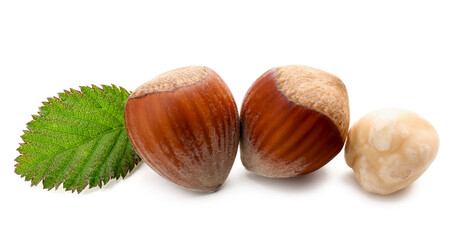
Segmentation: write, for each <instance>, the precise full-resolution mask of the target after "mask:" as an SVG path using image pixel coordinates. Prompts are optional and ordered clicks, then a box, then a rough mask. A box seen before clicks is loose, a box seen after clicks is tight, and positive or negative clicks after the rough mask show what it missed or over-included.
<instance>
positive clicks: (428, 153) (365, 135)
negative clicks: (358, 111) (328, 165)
mask: <svg viewBox="0 0 451 240" xmlns="http://www.w3.org/2000/svg"><path fill="white" fill-rule="evenodd" d="M438 146H439V137H438V134H437V132H436V131H435V129H434V127H433V126H432V125H431V124H430V123H429V122H428V121H426V120H425V119H423V118H421V117H419V116H418V115H417V114H415V113H413V112H410V111H406V110H400V109H384V110H378V111H374V112H371V113H368V114H367V115H365V116H364V117H362V118H361V119H360V120H359V121H357V122H356V123H355V124H354V125H353V126H352V127H351V129H350V131H349V135H348V140H347V143H346V147H345V159H346V163H347V164H348V166H349V167H351V168H352V169H353V170H354V172H355V177H356V179H357V181H358V182H359V183H360V185H361V186H362V188H363V189H364V190H366V191H368V192H372V193H378V194H390V193H393V192H396V191H398V190H401V189H403V188H405V187H407V186H408V185H410V184H411V183H412V182H414V181H415V180H416V179H417V178H419V177H420V176H421V175H422V174H423V173H424V171H426V169H427V168H428V167H429V165H430V164H431V163H432V161H433V160H434V159H435V156H436V155H437V151H438Z"/></svg>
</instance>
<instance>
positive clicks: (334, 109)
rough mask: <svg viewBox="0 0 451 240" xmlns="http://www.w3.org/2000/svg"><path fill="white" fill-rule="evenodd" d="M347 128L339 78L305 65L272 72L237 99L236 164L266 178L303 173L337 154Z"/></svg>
mask: <svg viewBox="0 0 451 240" xmlns="http://www.w3.org/2000/svg"><path fill="white" fill-rule="evenodd" d="M348 128H349V101H348V94H347V91H346V87H345V86H344V84H343V82H342V81H341V80H340V79H339V78H337V77H336V76H334V75H332V74H329V73H326V72H324V71H321V70H318V69H315V68H311V67H306V66H294V65H293V66H284V67H278V68H273V69H270V70H269V71H267V72H266V73H264V74H263V75H262V76H261V77H260V78H258V79H257V80H256V81H255V83H254V84H253V85H252V86H251V88H250V89H249V90H248V92H247V94H246V96H245V98H244V100H243V105H242V107H241V146H240V151H241V161H242V162H243V165H244V166H245V167H246V169H248V170H250V171H253V172H255V173H257V174H259V175H263V176H267V177H275V178H285V177H294V176H299V175H302V174H307V173H310V172H312V171H315V170H317V169H319V168H321V167H322V166H324V165H325V164H326V163H328V162H329V161H330V160H331V159H332V158H333V157H334V156H336V155H337V154H338V153H339V152H340V151H341V149H342V148H343V144H344V142H345V139H346V134H347V131H348Z"/></svg>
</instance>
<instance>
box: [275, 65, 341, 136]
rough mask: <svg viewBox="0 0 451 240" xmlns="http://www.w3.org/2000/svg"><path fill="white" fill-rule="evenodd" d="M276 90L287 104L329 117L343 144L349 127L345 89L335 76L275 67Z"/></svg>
mask: <svg viewBox="0 0 451 240" xmlns="http://www.w3.org/2000/svg"><path fill="white" fill-rule="evenodd" d="M276 72H277V87H278V88H279V90H280V91H281V92H282V93H283V94H284V95H285V96H286V97H287V98H288V99H289V100H291V101H293V102H295V103H298V104H300V105H302V106H304V107H307V108H310V109H312V110H315V111H317V112H320V113H322V114H324V115H326V116H327V117H329V118H330V119H331V120H332V121H333V122H334V124H335V125H336V126H337V128H338V130H339V131H340V135H341V137H342V139H343V141H344V140H345V139H346V135H347V132H348V128H349V120H350V119H349V99H348V93H347V91H346V87H345V85H344V84H343V82H342V81H341V80H340V79H339V78H338V77H336V76H334V75H332V74H330V73H327V72H324V71H322V70H319V69H316V68H312V67H307V66H302V65H289V66H283V67H278V68H276Z"/></svg>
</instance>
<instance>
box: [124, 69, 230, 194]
mask: <svg viewBox="0 0 451 240" xmlns="http://www.w3.org/2000/svg"><path fill="white" fill-rule="evenodd" d="M125 125H126V129H127V133H128V136H129V137H130V141H131V143H132V144H133V146H134V148H135V150H136V151H137V153H138V154H139V156H140V157H141V158H142V159H143V160H144V162H145V163H147V164H148V165H149V166H150V167H151V168H152V169H153V170H155V171H156V172H157V173H158V174H160V175H161V176H163V177H164V178H166V179H168V180H170V181H172V182H174V183H176V184H178V185H180V186H183V187H185V188H188V189H192V190H198V191H204V192H212V191H215V190H217V189H218V188H219V186H221V184H223V183H224V181H225V180H226V178H227V176H228V174H229V172H230V170H231V168H232V165H233V162H234V160H235V156H236V153H237V150H238V143H239V116H238V109H237V106H236V103H235V100H234V99H233V96H232V93H231V92H230V90H229V88H228V87H227V85H226V84H225V82H224V81H223V80H222V79H221V77H219V75H218V74H217V73H215V72H214V71H213V70H211V69H210V68H208V67H197V66H192V67H184V68H179V69H175V70H172V71H169V72H166V73H163V74H161V75H159V76H157V77H156V78H154V79H153V80H151V81H149V82H147V83H144V84H143V85H141V86H140V87H138V88H137V89H136V91H134V92H133V94H131V95H130V97H129V99H128V100H127V102H126V105H125Z"/></svg>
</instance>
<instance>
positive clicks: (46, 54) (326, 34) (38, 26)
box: [0, 0, 451, 239]
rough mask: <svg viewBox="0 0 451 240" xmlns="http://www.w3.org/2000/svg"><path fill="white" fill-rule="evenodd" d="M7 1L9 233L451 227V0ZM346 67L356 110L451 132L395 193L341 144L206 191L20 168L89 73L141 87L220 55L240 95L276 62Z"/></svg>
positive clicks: (435, 233) (2, 23) (4, 186)
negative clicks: (65, 181)
mask: <svg viewBox="0 0 451 240" xmlns="http://www.w3.org/2000/svg"><path fill="white" fill-rule="evenodd" d="M363 2H364V1H330V2H328V1H311V3H305V2H301V1H292V2H287V1H255V2H250V1H249V2H247V1H221V3H219V2H214V1H203V2H200V1H180V2H175V1H161V2H159V3H157V2H153V3H151V2H150V1H124V2H119V1H92V0H90V1H70V2H67V1H28V2H27V1H1V3H0V81H1V89H2V90H1V94H0V97H1V101H0V102H1V118H0V119H1V124H0V126H1V132H0V133H1V136H0V139H1V143H0V147H1V151H0V154H1V155H0V171H1V172H0V184H1V188H0V189H1V193H0V219H1V223H0V238H1V239H30V238H33V239H169V238H172V239H176V238H177V239H179V238H184V239H245V238H246V239H320V238H322V239H326V238H329V239H330V238H344V237H345V238H347V239H394V238H400V239H409V238H417V239H451V228H450V223H451V219H450V216H451V193H450V191H451V188H450V182H451V174H450V171H451V160H450V157H451V153H450V150H449V146H450V133H451V131H450V130H451V128H450V124H451V119H450V114H449V110H450V108H449V103H450V102H451V97H450V84H449V82H450V80H451V71H450V70H451V7H450V6H449V5H448V4H447V2H449V1H374V3H372V4H369V3H363ZM287 64H303V65H308V66H312V67H316V68H320V69H323V70H325V71H328V72H330V73H333V74H335V75H337V76H338V77H340V78H341V79H342V80H343V82H344V83H345V84H346V86H347V88H348V93H349V97H350V105H351V124H352V123H353V122H355V121H356V120H358V119H359V118H360V117H361V116H363V115H364V114H365V113H367V112H369V111H372V110H375V109H379V108H384V107H398V108H405V109H410V110H413V111H415V112H417V113H419V114H420V115H422V116H423V117H425V118H426V119H428V120H429V121H430V122H431V123H432V124H433V125H434V126H435V127H436V129H437V131H438V133H439V135H440V141H441V142H440V150H439V154H438V156H437V158H436V160H435V162H434V163H433V164H432V165H431V167H430V168H429V170H428V171H426V172H425V174H424V175H423V176H422V177H421V178H420V179H419V180H418V181H416V182H415V183H414V184H413V185H411V186H410V187H408V188H407V189H405V190H403V191H400V192H398V193H395V194H392V195H389V196H378V195H374V194H369V193H366V192H364V191H363V190H362V189H361V188H360V186H359V185H358V184H357V182H356V181H355V179H354V177H353V174H352V171H351V169H350V168H348V167H347V165H346V164H345V161H344V158H343V152H341V153H340V154H339V155H338V156H337V157H336V158H335V159H333V160H332V161H331V162H330V163H329V164H327V165H326V166H325V167H324V168H322V169H320V170H319V171H317V172H315V173H312V174H310V175H306V176H302V177H299V178H293V179H282V180H277V179H267V178H263V177H259V176H257V175H254V174H252V173H249V172H247V171H246V170H245V169H244V168H243V166H242V164H241V162H240V160H239V155H238V156H237V158H236V162H235V165H234V167H233V169H232V172H231V174H230V176H229V178H228V179H227V181H226V183H225V185H224V186H223V187H222V188H221V189H220V190H219V191H218V192H216V193H213V194H199V193H195V192H190V191H188V190H184V189H182V188H180V187H178V186H175V185H173V184H172V183H170V182H168V181H166V180H164V179H162V178H161V177H160V176H158V175H157V174H156V173H154V172H153V171H152V170H151V169H150V168H149V167H147V166H146V165H144V164H140V165H139V166H138V167H137V168H136V170H135V171H133V172H132V173H131V174H130V175H129V176H127V177H126V178H125V179H121V180H119V181H115V180H113V181H111V182H110V183H108V184H107V185H106V186H105V187H104V188H102V189H97V188H94V189H90V190H86V191H84V192H82V193H81V194H72V193H70V192H64V191H63V189H62V188H60V189H58V190H56V191H55V190H51V191H47V190H43V189H42V185H39V186H37V187H30V183H29V182H25V181H24V179H23V178H20V177H19V176H18V175H16V174H15V173H14V164H15V162H14V159H15V158H16V157H17V156H18V152H17V151H16V149H17V147H19V143H20V142H22V141H21V138H20V136H21V135H22V131H23V130H24V129H25V128H26V123H27V122H28V121H30V120H31V119H32V118H31V115H32V114H36V113H37V111H38V107H40V106H41V102H42V101H45V100H46V98H47V97H52V96H55V95H56V94H57V93H58V92H61V91H63V90H64V89H68V88H78V86H80V85H82V86H83V85H90V84H112V83H114V84H116V85H118V86H122V87H124V88H126V89H129V90H134V89H135V88H136V87H138V86H139V85H141V84H142V83H144V82H146V81H147V80H149V79H151V78H153V77H154V76H156V75H158V74H160V73H163V72H165V71H168V70H171V69H174V68H178V67H182V66H187V65H206V66H209V67H211V68H212V69H214V70H215V71H216V72H217V73H218V74H219V75H220V76H222V78H223V79H224V80H225V81H226V83H227V84H228V85H229V87H230V89H231V91H232V93H233V95H234V97H235V99H236V102H237V104H238V105H239V106H240V105H241V100H242V99H243V97H244V94H245V92H246V90H247V89H248V87H249V86H250V85H251V84H252V83H253V81H254V80H255V79H257V78H258V77H259V76H260V75H261V74H262V73H264V72H265V71H266V70H268V69H269V68H271V67H275V66H281V65H287Z"/></svg>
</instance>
